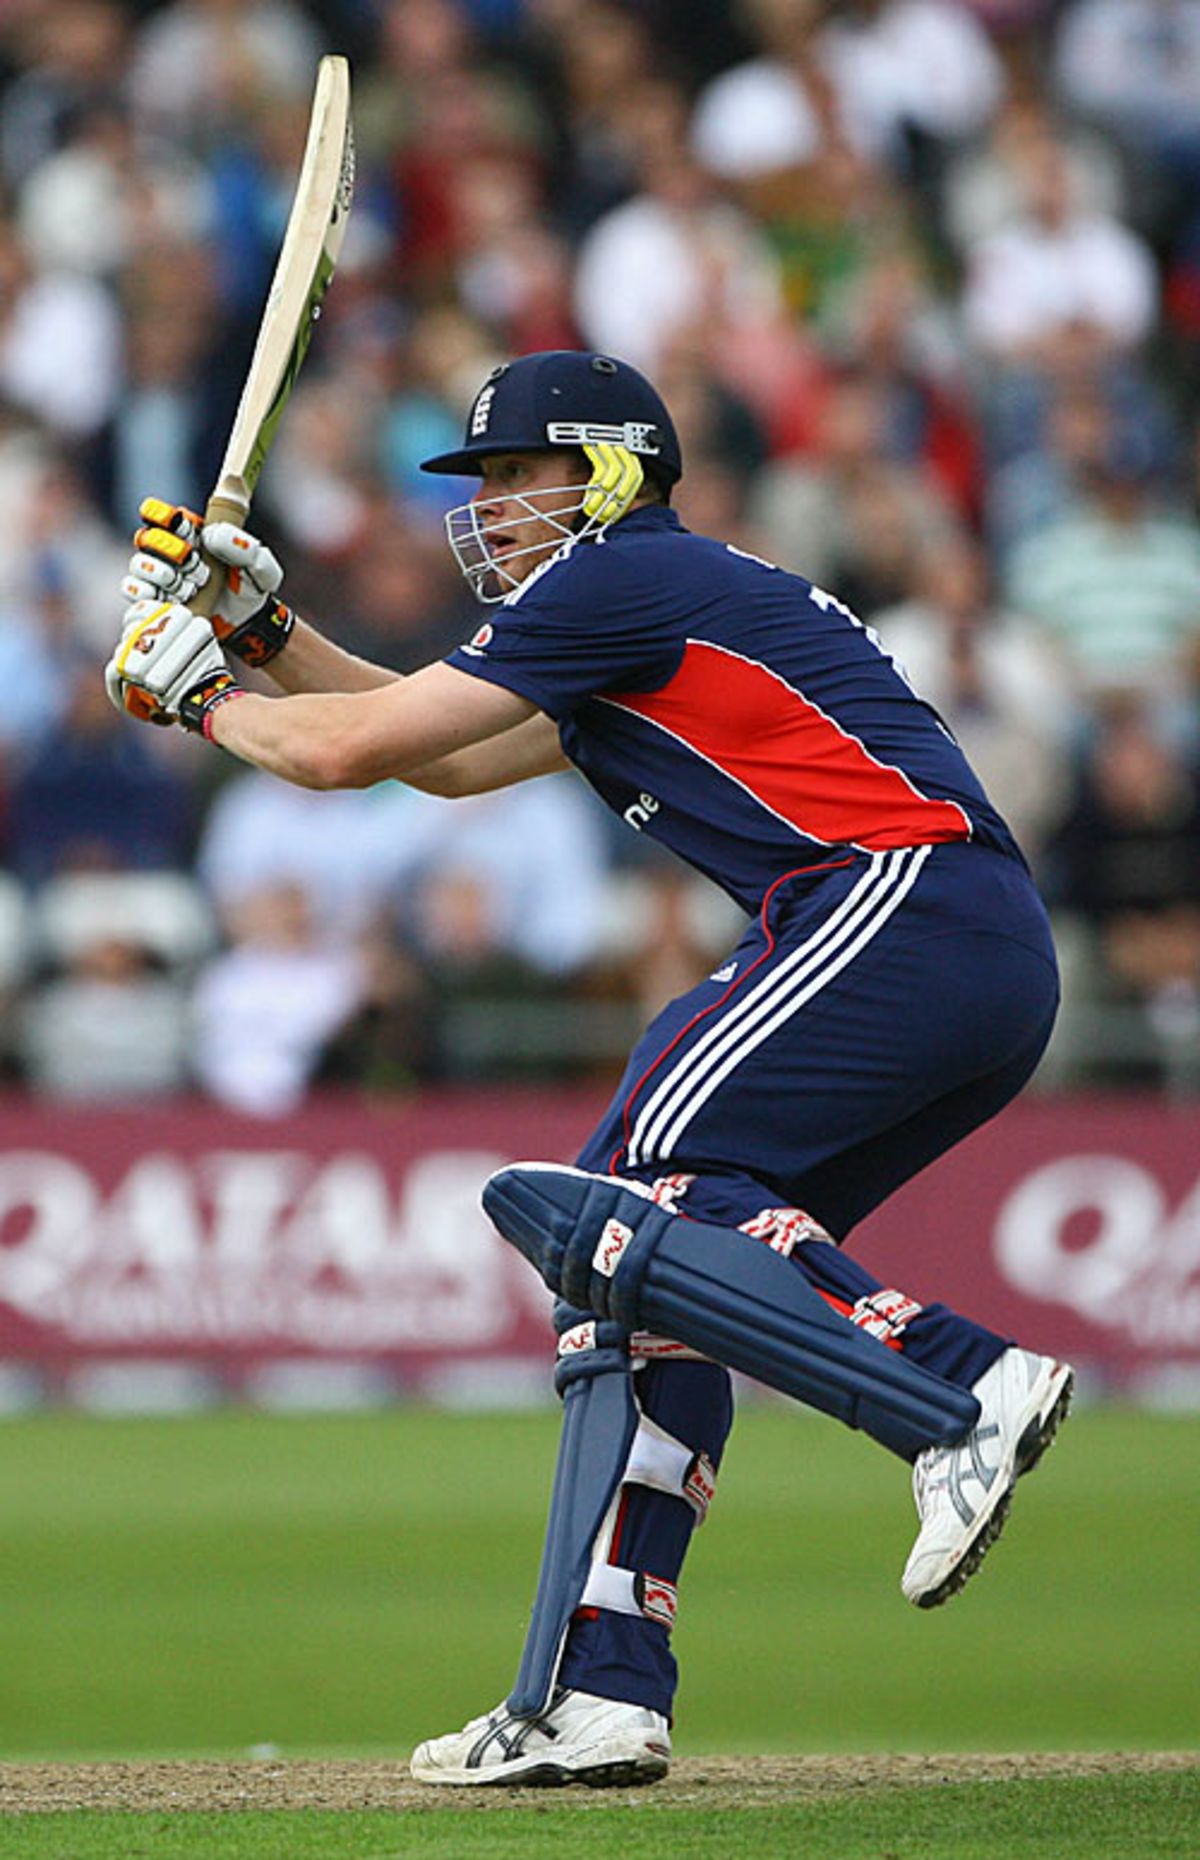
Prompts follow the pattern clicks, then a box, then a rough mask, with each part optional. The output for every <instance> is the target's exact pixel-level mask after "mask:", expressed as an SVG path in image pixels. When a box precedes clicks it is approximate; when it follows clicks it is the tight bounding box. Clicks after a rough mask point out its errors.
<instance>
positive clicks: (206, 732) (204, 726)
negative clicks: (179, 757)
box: [200, 685, 250, 743]
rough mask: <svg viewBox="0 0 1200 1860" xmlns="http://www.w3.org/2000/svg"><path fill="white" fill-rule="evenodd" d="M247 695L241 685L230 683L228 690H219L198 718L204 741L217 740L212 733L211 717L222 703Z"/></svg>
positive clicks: (212, 741) (213, 741)
mask: <svg viewBox="0 0 1200 1860" xmlns="http://www.w3.org/2000/svg"><path fill="white" fill-rule="evenodd" d="M249 695H250V694H249V692H247V691H243V690H242V687H241V685H230V687H229V689H228V691H219V692H218V693H217V695H216V697H214V698H213V699H212V701H211V703H209V704H206V705H205V707H204V713H203V715H202V716H201V718H200V734H201V736H203V738H204V740H205V742H206V743H215V742H216V740H217V739H216V737H215V736H214V735H213V718H214V717H215V715H216V713H217V712H218V711H219V710H220V708H221V706H222V704H227V703H228V702H229V700H230V698H240V697H248V696H249Z"/></svg>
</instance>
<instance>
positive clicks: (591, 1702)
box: [409, 1690, 671, 1789]
mask: <svg viewBox="0 0 1200 1860" xmlns="http://www.w3.org/2000/svg"><path fill="white" fill-rule="evenodd" d="M670 1762H671V1732H670V1729H669V1727H668V1724H667V1720H666V1719H665V1718H664V1717H663V1715H662V1713H661V1712H657V1711H650V1710H649V1709H648V1707H646V1706H644V1705H622V1704H620V1703H619V1702H618V1701H617V1700H616V1699H601V1698H597V1697H596V1696H595V1694H594V1693H591V1692H571V1691H565V1690H560V1691H559V1692H557V1693H555V1695H554V1697H553V1699H552V1700H551V1701H550V1707H549V1710H548V1711H545V1712H543V1713H542V1715H541V1716H540V1717H537V1718H514V1717H513V1715H512V1713H511V1712H510V1711H509V1709H508V1706H507V1705H498V1706H497V1707H496V1709H495V1711H491V1712H488V1713H487V1714H486V1715H485V1716H484V1717H482V1718H472V1720H471V1722H470V1724H468V1725H465V1726H464V1727H463V1729H462V1730H461V1731H451V1732H450V1734H449V1736H447V1737H431V1738H430V1739H429V1740H428V1742H426V1743H424V1744H419V1745H418V1746H417V1748H416V1750H414V1752H413V1756H412V1762H411V1764H410V1766H409V1767H410V1768H411V1770H412V1773H413V1775H414V1776H415V1777H416V1779H417V1781H418V1782H424V1783H450V1784H458V1785H463V1784H467V1785H470V1784H474V1785H476V1786H479V1785H485V1786H486V1785H488V1784H491V1785H493V1786H499V1787H502V1788H503V1787H508V1788H522V1789H532V1788H539V1787H545V1786H556V1785H558V1784H560V1783H572V1782H579V1783H587V1784H588V1786H589V1787H590V1788H592V1789H607V1788H613V1787H621V1788H625V1787H628V1786H629V1785H631V1784H635V1783H651V1782H657V1781H658V1779H659V1778H660V1777H661V1776H665V1775H666V1773H667V1770H668V1768H669V1766H670Z"/></svg>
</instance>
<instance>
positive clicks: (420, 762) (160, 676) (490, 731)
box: [105, 601, 560, 794]
mask: <svg viewBox="0 0 1200 1860" xmlns="http://www.w3.org/2000/svg"><path fill="white" fill-rule="evenodd" d="M105 683H106V685H107V687H108V694H109V697H110V698H111V699H112V702H113V703H114V704H115V705H116V706H117V708H118V709H119V710H125V711H128V712H129V713H130V714H131V715H133V716H136V717H140V718H142V719H143V720H144V721H147V722H150V723H176V722H177V723H181V724H183V726H184V728H185V729H189V730H192V731H195V732H197V733H199V734H202V735H204V736H205V737H207V738H208V739H209V740H210V741H213V742H218V743H220V744H221V745H222V746H223V747H224V748H226V749H228V750H229V751H230V752H231V753H232V754H233V755H236V756H239V757H241V759H242V760H243V761H245V762H251V763H253V764H254V765H255V767H257V768H261V769H265V770H266V771H267V772H268V773H270V774H272V775H278V776H280V777H281V778H282V779H283V780H285V781H290V782H295V783H296V784H297V785H298V786H300V787H304V788H366V787H369V786H370V785H371V784H372V783H374V782H378V781H386V780H388V779H393V778H394V779H398V780H402V781H404V780H409V779H411V780H412V782H413V785H414V786H418V787H423V788H426V789H432V790H433V792H435V793H453V794H464V793H471V792H474V791H476V790H478V789H479V788H483V787H487V788H492V787H499V786H503V785H505V784H506V783H508V782H510V781H514V780H523V779H524V778H525V777H526V776H528V775H532V774H542V773H544V772H547V771H548V770H549V769H551V768H553V767H558V766H560V763H559V760H558V756H557V744H556V745H555V746H554V752H553V753H552V751H551V745H550V741H549V737H548V733H547V730H546V728H545V727H543V728H541V729H536V730H533V729H528V728H524V729H523V728H522V726H528V725H529V724H531V723H534V722H536V721H537V719H538V717H539V712H538V710H537V706H536V705H534V704H532V703H530V702H529V700H528V699H527V698H523V697H519V696H518V695H517V694H516V693H515V692H513V691H508V690H506V689H505V688H504V687H503V686H501V685H496V684H491V683H489V682H488V681H487V680H485V679H482V678H474V677H472V676H470V674H469V673H467V672H460V671H456V670H455V668H454V667H453V666H450V665H446V664H440V665H427V666H425V667H424V668H423V670H421V671H419V672H414V673H413V675H412V676H411V677H409V678H394V679H392V680H390V681H389V682H388V683H387V684H386V685H381V686H380V687H378V688H377V689H375V690H370V691H352V692H340V691H339V692H319V693H316V692H313V693H302V694H297V695H295V696H289V697H261V696H259V695H258V694H257V693H254V692H249V691H246V690H244V689H243V687H242V686H241V685H239V683H238V681H237V679H236V678H235V676H234V674H233V673H232V672H231V671H230V669H229V666H228V664H227V662H226V659H225V655H224V653H223V651H222V649H221V645H220V643H219V642H218V640H217V639H216V638H215V637H214V634H213V630H212V627H211V626H210V625H209V623H208V621H207V620H206V619H204V618H203V617H202V616H201V615H199V614H195V613H193V612H192V611H191V610H190V609H189V608H187V607H184V606H182V605H181V604H179V603H177V602H171V601H160V602H153V601H138V602H135V603H134V605H133V606H132V607H131V608H130V609H129V611H128V613H127V614H126V623H125V630H124V632H123V634H122V636H121V639H120V642H119V644H118V646H117V649H116V651H115V652H114V653H113V656H112V658H111V659H110V660H109V662H108V665H107V667H106V669H105ZM234 700H236V702H235V701H234ZM543 722H544V724H547V725H548V723H549V719H544V720H543ZM510 735H511V737H512V738H513V741H512V743H511V744H507V743H504V742H502V741H501V742H499V743H497V742H496V740H495V739H503V738H505V737H508V736H510Z"/></svg>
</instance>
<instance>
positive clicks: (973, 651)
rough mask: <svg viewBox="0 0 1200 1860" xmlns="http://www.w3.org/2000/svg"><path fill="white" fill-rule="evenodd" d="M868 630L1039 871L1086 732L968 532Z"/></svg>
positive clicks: (924, 566)
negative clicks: (998, 592)
mask: <svg viewBox="0 0 1200 1860" xmlns="http://www.w3.org/2000/svg"><path fill="white" fill-rule="evenodd" d="M871 622H872V625H873V626H874V627H875V628H876V629H877V631H878V632H879V634H880V636H881V638H882V640H883V643H884V645H885V646H886V647H887V649H888V651H889V652H890V653H891V654H892V655H893V657H894V658H895V659H896V660H897V661H898V663H899V664H900V665H901V666H902V667H903V669H904V671H905V673H906V674H907V676H908V677H909V678H910V679H911V680H912V683H913V685H914V686H915V688H916V689H917V691H919V692H920V694H921V696H922V697H923V698H926V699H928V701H929V703H931V704H932V705H933V706H934V708H935V710H937V712H938V713H939V715H940V716H941V717H942V718H943V719H944V721H945V722H946V723H947V724H948V725H949V727H950V729H951V730H952V731H953V733H954V735H955V736H956V737H957V739H958V741H959V742H960V743H961V744H962V746H963V749H964V750H965V751H966V754H967V756H968V758H969V760H970V762H971V765H972V767H973V768H974V769H975V770H976V772H977V773H978V775H979V778H980V780H981V781H982V782H983V785H984V787H985V788H986V790H987V792H988V793H989V794H990V795H991V796H992V799H993V800H994V801H995V803H996V805H997V807H998V808H999V809H1000V811H1001V813H1002V814H1003V815H1004V817H1005V819H1006V820H1007V821H1008V824H1009V826H1010V827H1011V828H1012V830H1013V832H1014V833H1015V834H1016V836H1017V839H1018V841H1019V842H1020V845H1021V847H1022V850H1023V851H1024V852H1025V855H1026V857H1027V858H1029V859H1030V860H1031V861H1033V862H1034V863H1035V864H1036V863H1037V861H1038V856H1039V853H1040V850H1041V847H1042V845H1043V843H1044V841H1045V838H1046V835H1047V832H1048V831H1049V830H1050V829H1051V828H1052V827H1053V826H1054V825H1055V824H1056V822H1057V820H1058V818H1059V816H1060V814H1061V812H1062V810H1063V807H1064V805H1065V801H1066V794H1067V780H1068V769H1069V757H1070V754H1071V751H1072V749H1073V746H1074V744H1075V742H1076V740H1077V737H1078V734H1079V732H1080V730H1081V727H1082V723H1081V716H1080V712H1079V709H1078V706H1077V701H1076V698H1075V694H1074V691H1073V689H1072V685H1071V681H1070V679H1069V678H1068V676H1067V675H1066V670H1065V668H1064V666H1063V665H1062V663H1061V661H1060V660H1059V658H1058V656H1057V654H1056V653H1055V651H1054V650H1053V648H1052V647H1051V646H1049V644H1048V643H1047V641H1046V639H1045V637H1044V636H1043V635H1042V633H1041V632H1040V631H1039V630H1038V629H1037V628H1035V627H1033V626H1031V625H1030V624H1029V623H1028V622H1027V621H1024V620H1022V619H1021V618H1020V616H1018V615H1016V614H1013V613H1010V612H1007V611H1005V610H1004V609H1003V608H1000V607H997V606H996V605H995V603H994V599H993V593H992V589H991V588H990V586H989V583H988V571H987V559H986V557H985V555H984V552H983V550H982V549H981V547H980V546H979V544H978V543H976V542H975V541H974V540H973V539H972V538H970V537H969V536H968V535H965V534H960V535H957V536H955V537H953V538H952V539H951V540H950V541H948V542H943V543H940V544H936V545H934V546H932V547H930V548H929V549H927V550H926V551H924V553H923V554H922V555H921V556H920V557H919V558H918V563H917V573H916V577H915V581H914V588H913V595H912V598H911V599H909V600H907V601H903V602H901V603H900V604H899V605H898V606H895V607H889V608H885V609H884V610H883V611H881V612H878V613H875V614H873V615H872V616H871Z"/></svg>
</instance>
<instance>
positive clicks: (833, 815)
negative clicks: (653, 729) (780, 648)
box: [604, 639, 971, 852]
mask: <svg viewBox="0 0 1200 1860" xmlns="http://www.w3.org/2000/svg"><path fill="white" fill-rule="evenodd" d="M604 697H605V702H607V703H609V704H615V705H617V707H618V708H619V709H621V710H629V711H633V712H635V713H636V715H638V716H639V717H645V718H647V719H648V720H649V721H650V722H651V723H655V724H658V725H659V727H660V728H662V729H664V730H667V731H669V732H670V734H671V735H672V736H674V737H676V738H678V740H679V741H680V742H681V743H684V744H686V745H687V747H688V748H689V749H692V750H694V751H695V752H696V754H697V755H701V756H703V757H704V759H705V761H706V762H711V763H712V764H713V765H714V766H715V767H716V768H718V769H720V770H721V771H722V772H723V773H724V774H726V775H728V776H730V777H731V779H732V780H734V781H736V782H737V783H738V784H739V786H741V787H742V788H744V789H745V790H746V792H747V793H748V794H750V795H752V796H753V798H754V799H755V800H756V801H760V802H761V803H762V805H763V806H764V807H768V808H770V810H771V812H772V813H773V814H776V815H778V816H779V818H780V819H782V820H786V821H787V822H788V824H789V825H790V826H793V827H795V828H797V829H798V831H799V832H801V833H803V834H806V835H807V836H808V837H809V838H810V839H815V840H821V841H823V842H824V843H825V844H826V845H827V846H842V845H847V844H848V845H853V846H861V847H863V848H864V849H865V850H866V851H868V852H887V851H889V850H890V849H891V848H893V847H897V846H925V845H931V844H936V843H938V842H940V841H942V840H965V839H970V837H971V822H970V819H969V818H968V816H967V815H966V814H965V813H964V811H963V809H962V808H961V807H959V806H958V805H957V803H956V802H954V801H938V800H932V799H930V797H929V796H928V795H924V794H922V793H921V792H920V790H919V789H918V788H916V787H914V785H913V783H912V782H911V781H910V780H909V778H908V776H907V775H905V774H904V773H903V771H902V770H900V769H898V768H894V767H892V766H891V765H890V764H888V763H886V762H880V761H879V760H878V759H877V758H876V757H875V756H873V755H872V754H871V753H870V751H869V750H868V749H867V748H866V747H865V745H864V744H863V743H861V742H860V741H859V739H858V737H856V736H852V735H850V733H849V732H848V731H846V730H843V729H842V728H841V726H840V725H839V724H837V723H835V722H834V721H833V719H832V718H831V717H828V716H827V715H826V714H825V712H824V711H823V710H821V709H820V708H819V707H818V706H817V705H816V704H813V703H811V702H810V701H809V700H808V699H807V698H805V697H802V696H801V694H800V692H799V691H796V690H795V689H793V687H792V686H791V685H789V684H788V683H787V682H786V681H785V680H784V679H782V678H780V677H779V676H778V674H777V673H775V672H772V671H769V670H768V669H767V667H766V666H765V665H760V664H759V663H758V662H757V661H756V660H754V659H744V658H742V657H740V656H739V654H737V653H735V652H727V651H726V650H725V649H724V647H722V646H713V645H709V644H707V643H706V642H704V641H700V640H694V639H692V640H689V641H688V643H687V646H686V648H685V651H684V655H683V663H682V665H681V666H680V667H679V670H678V671H677V672H676V673H675V676H674V677H673V678H672V679H671V680H670V681H669V683H667V684H665V685H664V686H663V687H662V689H661V690H660V691H646V692H639V691H632V692H631V691H612V692H605V694H604Z"/></svg>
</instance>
